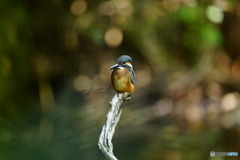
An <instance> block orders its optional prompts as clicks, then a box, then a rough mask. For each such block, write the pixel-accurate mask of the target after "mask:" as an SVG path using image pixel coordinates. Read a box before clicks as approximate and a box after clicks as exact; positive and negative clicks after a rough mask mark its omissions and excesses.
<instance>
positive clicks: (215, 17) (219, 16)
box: [206, 6, 223, 24]
mask: <svg viewBox="0 0 240 160" xmlns="http://www.w3.org/2000/svg"><path fill="white" fill-rule="evenodd" d="M206 14H207V17H208V18H209V20H210V21H212V22H214V23H218V24H219V23H221V22H222V21H223V13H222V11H221V10H220V9H219V8H218V7H215V6H209V7H207V10H206Z"/></svg>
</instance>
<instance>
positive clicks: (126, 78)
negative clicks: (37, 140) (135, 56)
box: [108, 55, 136, 101]
mask: <svg viewBox="0 0 240 160" xmlns="http://www.w3.org/2000/svg"><path fill="white" fill-rule="evenodd" d="M112 69H113V71H112V75H111V81H112V87H113V89H114V90H115V91H116V92H117V95H118V94H119V93H123V96H124V100H126V101H128V100H130V99H131V97H130V96H131V93H132V92H133V90H134V82H135V79H136V76H135V73H134V71H133V66H132V58H131V57H130V56H127V55H122V56H120V57H119V58H118V59H117V63H116V64H115V65H113V66H112V67H110V68H109V69H108V70H112Z"/></svg>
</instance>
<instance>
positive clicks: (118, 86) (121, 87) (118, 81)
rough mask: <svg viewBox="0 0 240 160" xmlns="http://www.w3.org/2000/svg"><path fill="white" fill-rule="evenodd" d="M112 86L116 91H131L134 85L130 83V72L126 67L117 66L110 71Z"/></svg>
mask: <svg viewBox="0 0 240 160" xmlns="http://www.w3.org/2000/svg"><path fill="white" fill-rule="evenodd" d="M111 80H112V86H113V89H114V90H115V91H116V92H120V93H124V92H128V93H132V92H133V90H134V86H133V84H132V83H131V75H130V72H129V71H128V70H127V69H126V68H123V69H122V68H117V69H114V70H113V72H112V77H111Z"/></svg>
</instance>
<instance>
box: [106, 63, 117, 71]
mask: <svg viewBox="0 0 240 160" xmlns="http://www.w3.org/2000/svg"><path fill="white" fill-rule="evenodd" d="M116 67H120V65H119V64H118V63H117V64H114V65H113V66H112V67H110V68H109V69H108V70H111V69H114V68H116Z"/></svg>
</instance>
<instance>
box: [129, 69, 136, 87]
mask: <svg viewBox="0 0 240 160" xmlns="http://www.w3.org/2000/svg"><path fill="white" fill-rule="evenodd" d="M130 73H131V83H132V84H134V83H135V79H136V75H135V72H134V71H133V70H132V69H131V70H130Z"/></svg>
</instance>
